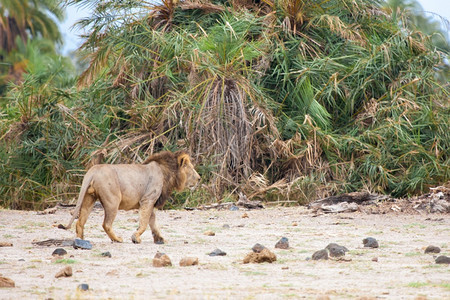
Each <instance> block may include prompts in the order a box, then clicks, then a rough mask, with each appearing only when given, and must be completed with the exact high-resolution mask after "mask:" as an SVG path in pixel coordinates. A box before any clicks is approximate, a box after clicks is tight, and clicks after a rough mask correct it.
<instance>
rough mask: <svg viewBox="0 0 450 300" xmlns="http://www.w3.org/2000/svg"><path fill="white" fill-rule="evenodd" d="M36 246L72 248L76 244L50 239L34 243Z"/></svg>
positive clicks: (70, 241)
mask: <svg viewBox="0 0 450 300" xmlns="http://www.w3.org/2000/svg"><path fill="white" fill-rule="evenodd" d="M32 244H33V245H35V246H47V247H49V246H55V247H71V246H73V244H74V241H73V240H67V239H66V240H58V239H49V240H45V241H39V242H32Z"/></svg>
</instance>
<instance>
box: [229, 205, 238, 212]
mask: <svg viewBox="0 0 450 300" xmlns="http://www.w3.org/2000/svg"><path fill="white" fill-rule="evenodd" d="M230 210H231V211H237V210H239V207H237V206H236V205H231V206H230Z"/></svg>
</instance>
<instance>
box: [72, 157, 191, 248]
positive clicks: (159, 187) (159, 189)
mask: <svg viewBox="0 0 450 300" xmlns="http://www.w3.org/2000/svg"><path fill="white" fill-rule="evenodd" d="M199 180H200V176H199V175H198V173H197V172H196V171H195V169H194V166H193V165H192V163H191V160H190V158H189V155H188V154H187V153H186V152H184V151H177V152H175V153H172V152H168V151H166V152H161V153H157V154H155V155H152V156H150V157H149V158H147V159H146V160H145V161H144V163H143V164H142V165H138V164H118V165H108V164H104V165H94V166H93V167H92V168H90V169H89V171H88V172H87V173H86V175H85V176H84V178H83V183H82V185H81V189H80V194H79V196H78V201H77V205H76V207H75V211H74V213H73V215H72V218H71V219H70V222H69V224H68V225H67V226H65V228H66V229H69V228H70V227H71V226H72V223H73V221H74V220H75V218H76V216H77V215H79V217H78V221H77V224H76V232H77V237H78V238H81V239H83V230H84V225H85V224H86V220H87V218H88V216H89V214H90V213H91V210H92V207H93V206H94V203H95V201H96V200H99V201H100V202H101V203H102V205H103V208H104V210H105V219H104V221H103V229H104V230H105V232H106V233H107V234H108V236H109V237H110V238H111V240H112V241H113V242H120V243H121V242H122V241H123V240H122V238H120V237H118V236H116V235H115V233H114V231H113V230H112V223H113V221H114V218H115V217H116V215H117V210H119V209H124V210H130V209H135V208H139V227H138V229H137V231H136V232H135V233H133V235H132V236H131V240H132V241H133V242H134V243H140V242H141V238H140V236H141V235H142V233H144V231H145V229H146V227H147V225H148V224H150V228H151V230H152V233H153V240H154V242H155V243H156V244H163V243H164V239H163V238H162V237H161V234H160V232H159V230H158V228H157V227H156V224H155V212H154V208H155V207H156V208H162V207H163V206H164V203H165V202H166V200H167V198H168V197H169V196H170V193H171V192H172V191H173V190H174V189H175V190H177V191H181V190H183V189H184V188H185V187H194V186H195V185H196V184H197V183H198V181H199Z"/></svg>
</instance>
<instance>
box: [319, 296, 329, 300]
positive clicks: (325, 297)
mask: <svg viewBox="0 0 450 300" xmlns="http://www.w3.org/2000/svg"><path fill="white" fill-rule="evenodd" d="M316 300H330V297H328V296H327V295H319V296H317V298H316Z"/></svg>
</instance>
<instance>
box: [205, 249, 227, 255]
mask: <svg viewBox="0 0 450 300" xmlns="http://www.w3.org/2000/svg"><path fill="white" fill-rule="evenodd" d="M208 255H209V256H225V255H227V253H226V252H223V251H222V250H220V249H216V250H214V251H213V252H211V253H208Z"/></svg>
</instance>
